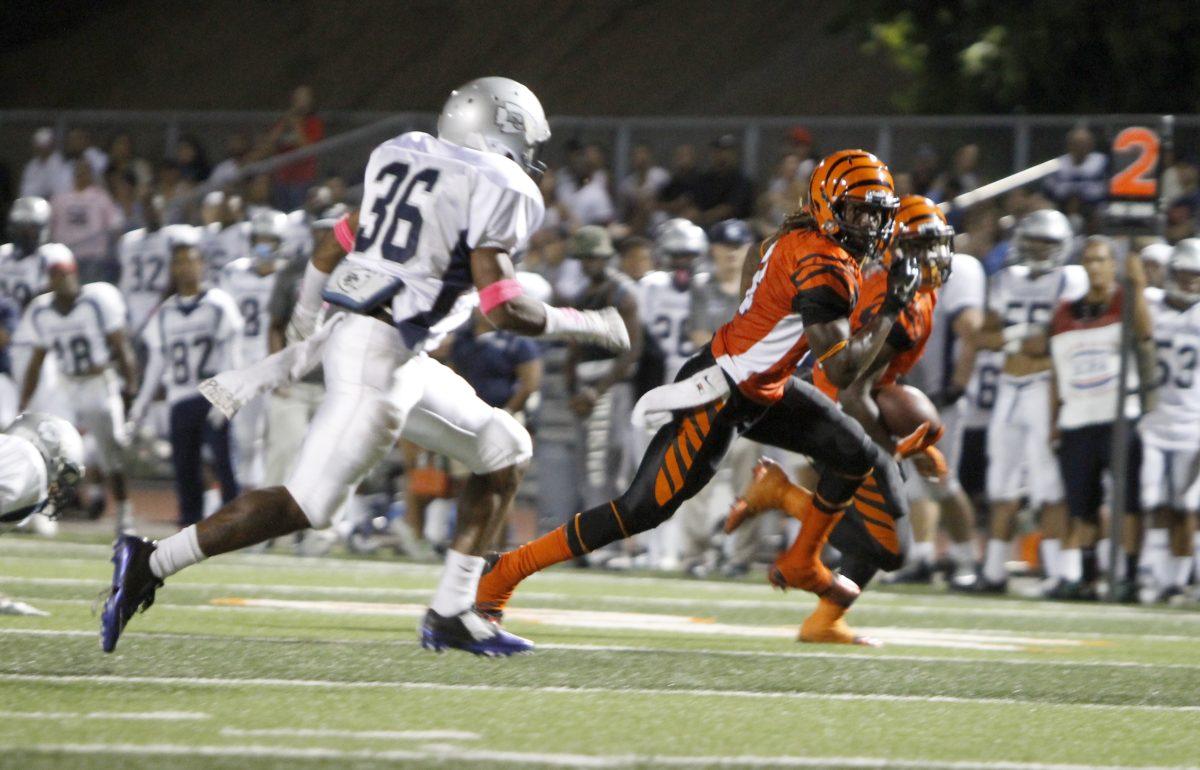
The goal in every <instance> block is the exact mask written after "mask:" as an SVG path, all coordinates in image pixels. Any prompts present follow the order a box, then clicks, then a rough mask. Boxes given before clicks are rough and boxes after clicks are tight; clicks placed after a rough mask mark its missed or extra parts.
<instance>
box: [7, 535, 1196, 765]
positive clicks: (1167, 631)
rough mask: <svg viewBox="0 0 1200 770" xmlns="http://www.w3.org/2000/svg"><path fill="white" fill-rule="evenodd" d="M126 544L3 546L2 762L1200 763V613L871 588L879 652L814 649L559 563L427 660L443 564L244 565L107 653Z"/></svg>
mask: <svg viewBox="0 0 1200 770" xmlns="http://www.w3.org/2000/svg"><path fill="white" fill-rule="evenodd" d="M107 558H108V548H107V547H106V546H103V545H99V544H94V543H83V542H70V541H63V540H60V541H58V542H46V541H36V540H31V539H22V538H16V537H11V536H6V537H3V538H0V591H3V592H5V593H7V594H9V595H10V596H13V597H16V598H20V599H23V600H25V601H27V602H29V603H31V604H34V605H35V606H37V607H39V608H41V609H43V610H45V611H47V612H49V613H50V616H49V617H0V650H2V652H3V654H2V660H3V663H2V664H0V715H2V717H3V718H2V719H0V767H5V768H8V767H11V768H67V767H88V768H120V769H121V770H131V769H132V768H151V767H153V768H162V767H170V768H194V767H221V768H265V767H287V768H310V767H329V768H344V767H397V766H398V767H431V766H440V767H486V768H493V767H504V768H509V767H513V768H516V767H537V766H571V767H574V766H581V767H638V768H642V767H646V768H650V767H706V766H721V767H818V768H842V767H853V768H873V767H904V768H974V767H983V768H993V769H994V770H996V769H1001V768H1012V769H1013V770H1047V769H1048V768H1081V769H1082V768H1092V767H1104V768H1109V767H1169V768H1178V767H1191V766H1198V765H1200V613H1195V612H1188V611H1181V610H1168V609H1157V610H1143V609H1139V608H1126V607H1121V608H1115V607H1109V606H1099V605H1083V604H1061V603H1048V602H1032V601H1023V600H1018V599H988V600H985V599H969V598H962V597H957V596H947V595H943V594H937V593H929V592H909V593H900V592H896V591H876V592H871V593H869V594H868V595H867V596H865V597H864V598H863V599H862V600H861V601H860V603H859V607H858V608H856V610H855V611H854V612H853V613H852V616H851V617H852V619H853V620H855V621H856V627H860V628H869V629H870V630H872V632H873V633H874V634H875V635H877V636H879V637H881V638H883V639H884V640H885V641H886V642H887V644H886V646H885V647H883V648H882V649H864V648H852V649H851V648H838V647H812V646H807V645H806V646H800V645H798V644H797V643H796V642H795V641H793V639H794V633H795V627H796V625H797V624H798V623H799V621H800V620H801V618H802V617H803V615H804V614H805V613H806V612H807V609H808V608H809V606H810V599H811V597H809V596H807V595H803V594H798V593H789V594H781V593H778V592H773V591H771V590H770V589H769V588H768V587H767V585H766V583H765V581H763V582H738V583H729V582H716V581H713V582H698V581H690V580H683V579H675V578H668V577H648V576H628V575H617V574H612V573H595V572H584V571H575V570H570V569H560V570H555V571H552V572H550V573H548V574H545V575H540V576H537V577H535V578H533V579H532V580H530V581H529V582H528V583H527V584H526V586H525V587H524V589H525V590H524V591H523V592H522V593H520V594H519V595H518V599H517V601H516V603H515V604H516V605H517V607H516V608H515V609H514V612H513V617H512V619H511V621H510V627H511V628H512V629H513V630H514V631H516V632H517V633H521V634H524V635H526V636H529V637H530V638H532V639H534V640H535V641H536V642H538V643H539V645H540V650H539V651H538V652H537V653H536V654H534V655H531V656H525V657H521V658H514V659H509V660H503V661H496V660H483V659H476V658H473V657H470V656H467V655H463V654H461V653H446V654H444V655H440V656H438V655H434V654H432V653H428V652H425V651H423V650H421V649H420V648H419V647H418V646H417V644H416V642H415V637H416V631H415V629H416V624H417V620H418V616H419V614H420V612H421V611H422V604H423V603H424V601H425V600H427V598H428V596H429V594H430V593H431V591H432V587H433V585H434V581H435V578H436V574H437V569H436V568H435V567H432V566H427V565H415V564H404V563H396V562H390V561H384V560H378V561H373V560H351V559H334V558H327V559H319V560H302V559H298V558H293V557H289V556H273V555H266V556H233V557H223V558H220V559H217V560H215V561H212V562H208V563H205V564H202V565H200V566H198V567H196V568H194V569H191V570H189V571H187V572H186V573H184V574H181V575H179V576H177V577H176V578H173V579H172V580H171V581H170V582H169V583H168V585H167V586H166V588H165V589H163V590H162V591H160V592H159V594H158V602H157V604H156V605H155V606H154V607H153V608H152V609H151V610H150V612H148V613H147V614H145V615H143V616H139V617H137V618H135V619H134V621H133V622H132V623H131V624H130V626H129V630H128V631H127V632H126V635H125V636H124V637H123V638H122V641H121V644H120V646H119V647H118V650H117V652H116V653H115V654H113V655H104V654H103V653H101V652H100V649H99V645H98V641H97V629H98V621H97V619H96V618H95V617H93V614H92V604H93V601H94V598H95V597H96V595H97V594H98V593H99V592H100V591H101V590H103V588H104V586H105V584H106V582H107V580H108V578H109V575H110V570H109V564H108V562H107Z"/></svg>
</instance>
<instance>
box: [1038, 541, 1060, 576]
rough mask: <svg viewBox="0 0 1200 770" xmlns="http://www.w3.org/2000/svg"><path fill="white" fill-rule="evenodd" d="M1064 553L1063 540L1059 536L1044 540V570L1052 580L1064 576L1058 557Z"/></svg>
mask: <svg viewBox="0 0 1200 770" xmlns="http://www.w3.org/2000/svg"><path fill="white" fill-rule="evenodd" d="M1061 553H1062V541H1061V540H1059V539H1058V538H1057V537H1048V538H1045V539H1043V540H1042V570H1043V571H1044V572H1045V573H1046V577H1048V578H1050V579H1051V580H1053V579H1055V578H1059V577H1062V573H1061V572H1060V570H1059V564H1058V557H1059V554H1061Z"/></svg>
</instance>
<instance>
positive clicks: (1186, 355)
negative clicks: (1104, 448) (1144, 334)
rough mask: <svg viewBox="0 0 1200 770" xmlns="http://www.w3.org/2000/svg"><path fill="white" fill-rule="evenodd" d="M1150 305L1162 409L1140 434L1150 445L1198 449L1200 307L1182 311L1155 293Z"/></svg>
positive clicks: (1145, 419)
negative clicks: (1156, 351)
mask: <svg viewBox="0 0 1200 770" xmlns="http://www.w3.org/2000/svg"><path fill="white" fill-rule="evenodd" d="M1146 300H1147V305H1149V308H1150V317H1151V319H1153V326H1154V345H1155V347H1156V348H1157V349H1158V362H1157V363H1158V366H1157V369H1158V371H1157V373H1156V376H1155V385H1157V386H1158V404H1157V405H1156V406H1155V407H1154V409H1153V411H1151V412H1150V413H1149V414H1147V415H1146V416H1144V417H1143V418H1142V420H1141V424H1140V425H1139V426H1138V430H1139V432H1140V433H1141V436H1142V441H1144V442H1145V443H1147V444H1149V445H1152V446H1155V447H1158V448H1161V449H1191V450H1194V449H1195V448H1196V447H1197V446H1200V375H1198V373H1197V371H1196V369H1197V365H1198V364H1200V361H1198V360H1197V357H1198V356H1200V303H1196V304H1194V305H1192V306H1191V307H1189V308H1187V309H1185V310H1179V309H1177V308H1175V307H1173V306H1172V305H1170V304H1168V302H1167V300H1166V299H1165V297H1164V296H1163V295H1162V294H1161V293H1159V292H1155V293H1154V294H1151V293H1150V292H1149V291H1147V296H1146Z"/></svg>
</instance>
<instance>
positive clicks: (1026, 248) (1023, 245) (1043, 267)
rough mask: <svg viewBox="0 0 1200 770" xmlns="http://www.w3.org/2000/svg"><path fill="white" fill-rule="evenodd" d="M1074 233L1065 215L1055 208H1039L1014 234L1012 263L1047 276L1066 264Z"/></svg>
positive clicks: (1027, 216) (1027, 215) (1018, 225)
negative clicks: (1025, 266)
mask: <svg viewBox="0 0 1200 770" xmlns="http://www.w3.org/2000/svg"><path fill="white" fill-rule="evenodd" d="M1074 237H1075V233H1074V231H1073V230H1072V229H1071V222H1070V220H1068V219H1067V217H1066V215H1065V214H1063V213H1062V212H1061V211H1057V210H1055V209H1039V210H1038V211H1033V212H1030V213H1028V214H1026V215H1025V216H1023V217H1021V221H1020V222H1018V223H1017V230H1016V232H1015V233H1014V234H1013V243H1012V250H1013V261H1014V262H1015V263H1017V264H1022V265H1027V266H1028V267H1029V269H1030V270H1032V271H1033V272H1034V273H1047V272H1049V271H1051V270H1053V269H1054V268H1056V267H1058V266H1059V265H1063V264H1066V262H1067V258H1068V257H1069V256H1070V255H1071V242H1072V239H1074Z"/></svg>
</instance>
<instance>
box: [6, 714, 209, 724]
mask: <svg viewBox="0 0 1200 770" xmlns="http://www.w3.org/2000/svg"><path fill="white" fill-rule="evenodd" d="M0 719H33V720H55V721H57V720H62V719H70V720H79V719H97V720H105V721H108V720H114V721H130V722H178V721H183V720H194V721H199V720H203V719H212V715H211V714H205V713H204V712H202V711H0Z"/></svg>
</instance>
